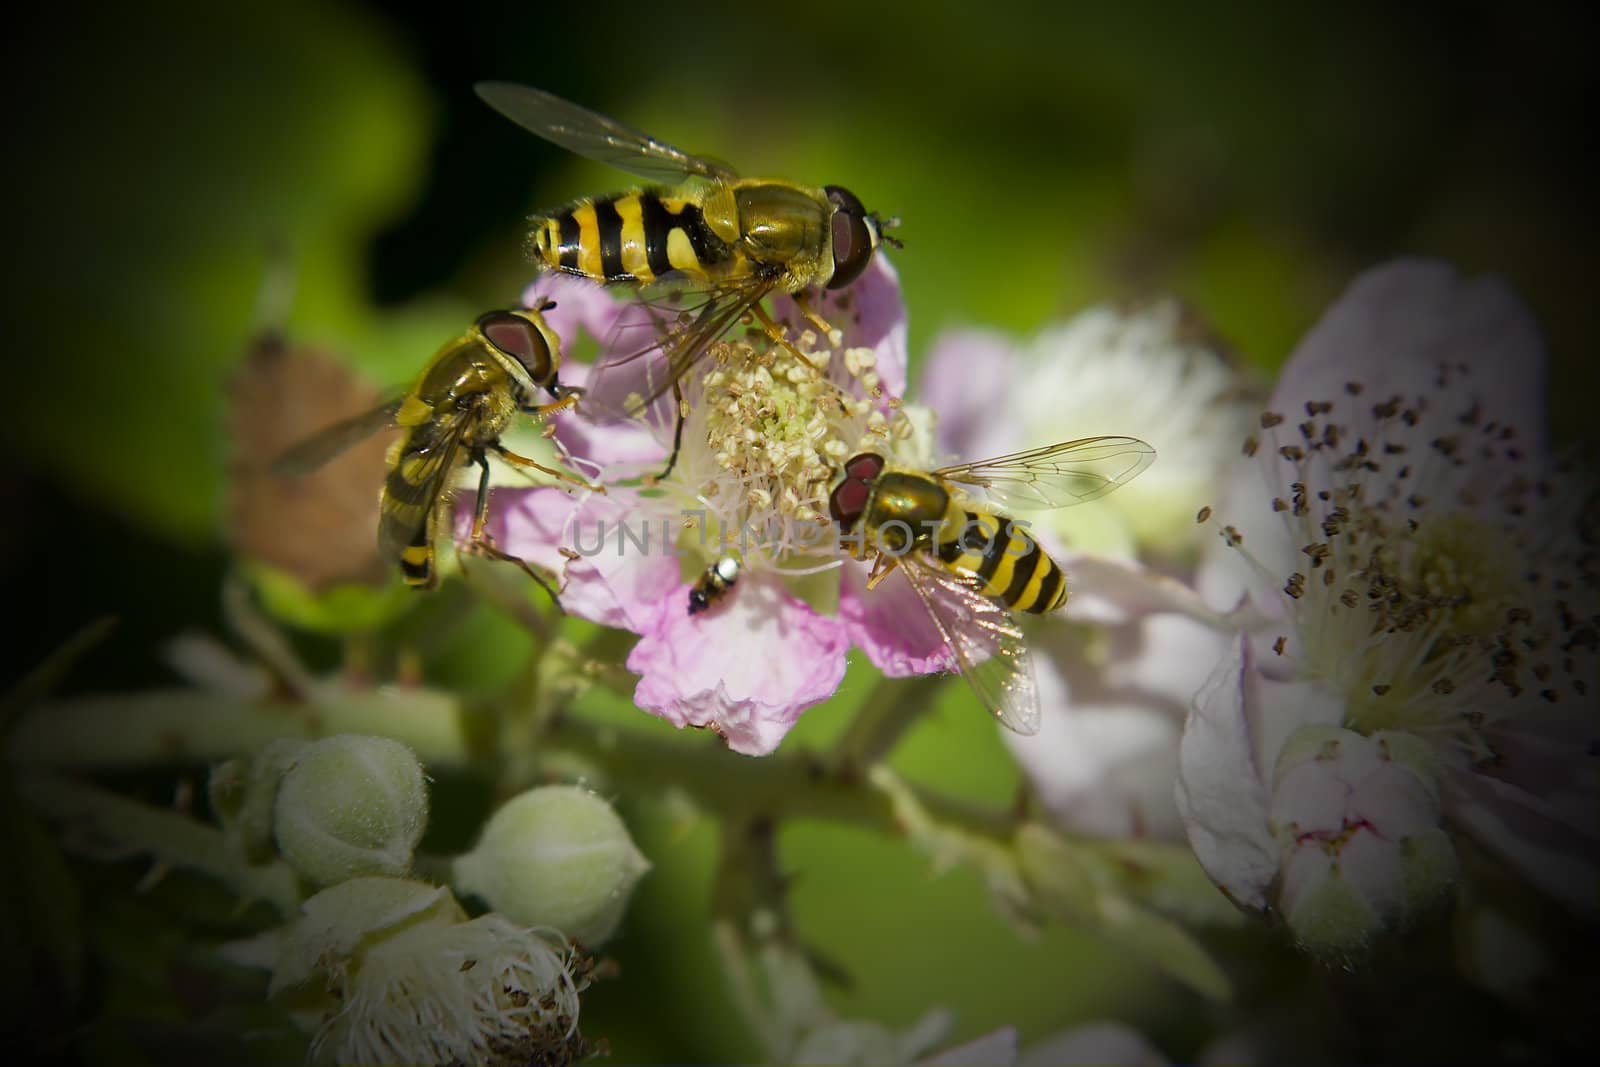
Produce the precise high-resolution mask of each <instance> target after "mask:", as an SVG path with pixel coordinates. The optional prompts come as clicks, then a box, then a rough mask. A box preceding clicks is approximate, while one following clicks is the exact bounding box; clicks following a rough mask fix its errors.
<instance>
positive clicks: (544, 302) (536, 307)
mask: <svg viewBox="0 0 1600 1067" xmlns="http://www.w3.org/2000/svg"><path fill="white" fill-rule="evenodd" d="M555 309H556V302H555V301H554V300H551V299H550V298H549V297H548V296H541V297H540V298H539V299H538V300H536V301H534V303H533V307H531V308H529V309H528V310H529V311H537V312H540V313H543V312H546V311H554V310H555Z"/></svg>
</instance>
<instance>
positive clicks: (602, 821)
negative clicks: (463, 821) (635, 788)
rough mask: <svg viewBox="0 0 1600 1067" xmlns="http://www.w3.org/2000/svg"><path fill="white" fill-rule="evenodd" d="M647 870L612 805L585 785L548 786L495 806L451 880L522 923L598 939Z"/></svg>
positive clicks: (605, 935) (608, 931)
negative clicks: (479, 837) (585, 787)
mask: <svg viewBox="0 0 1600 1067" xmlns="http://www.w3.org/2000/svg"><path fill="white" fill-rule="evenodd" d="M649 869H650V863H649V861H648V860H646V859H645V858H644V856H643V855H641V854H640V852H639V850H638V848H636V847H635V846H634V843H633V839H632V838H631V837H629V836H628V828H627V827H626V826H624V825H623V823H622V820H621V819H619V818H618V817H617V813H616V812H614V811H612V810H611V805H609V804H607V803H606V802H605V801H604V800H602V799H601V798H600V797H598V796H596V795H594V794H593V793H591V792H589V791H588V790H587V789H580V788H578V787H576V786H544V787H542V788H539V789H532V790H529V791H528V792H526V793H523V794H522V795H521V796H518V797H515V798H514V799H512V800H510V801H508V802H507V803H506V804H505V805H504V806H502V807H501V808H500V810H499V811H497V812H495V813H494V815H493V816H492V817H491V818H490V819H489V822H488V824H487V825H486V826H485V827H484V829H483V836H482V838H481V839H479V841H478V845H477V847H476V848H474V849H473V850H472V851H471V852H469V853H467V854H466V855H464V856H461V857H459V858H458V859H457V860H456V862H455V866H454V871H453V875H454V879H453V880H454V882H455V885H456V888H457V889H459V890H460V891H462V892H464V893H471V894H473V895H474V896H478V897H481V898H483V900H484V901H486V902H487V903H488V905H489V906H490V907H491V908H493V909H494V910H495V911H497V912H501V913H502V914H504V915H506V916H507V917H508V918H510V919H512V920H514V921H516V922H519V923H522V924H524V925H527V926H553V927H555V928H556V929H558V930H560V931H562V932H563V933H564V934H566V935H567V936H568V937H569V938H572V939H573V940H575V941H580V942H583V943H584V944H589V945H593V944H598V943H599V942H601V941H604V940H605V939H606V938H608V937H610V936H611V934H612V932H613V931H615V930H616V928H617V924H618V923H619V922H620V921H621V920H622V913H623V911H624V910H625V909H626V908H627V904H628V897H629V895H630V894H631V893H632V892H633V887H634V885H635V884H636V883H637V882H638V881H639V879H640V877H642V876H643V875H644V873H645V871H647V870H649Z"/></svg>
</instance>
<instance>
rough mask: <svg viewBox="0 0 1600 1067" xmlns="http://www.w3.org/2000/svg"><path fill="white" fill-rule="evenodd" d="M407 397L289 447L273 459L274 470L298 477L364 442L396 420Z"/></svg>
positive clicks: (322, 430)
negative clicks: (396, 415)
mask: <svg viewBox="0 0 1600 1067" xmlns="http://www.w3.org/2000/svg"><path fill="white" fill-rule="evenodd" d="M404 402H405V398H404V397H403V396H402V397H396V398H395V399H394V400H390V401H389V402H387V403H385V404H381V405H379V406H378V407H375V408H373V409H372V410H371V411H363V412H362V413H361V414H359V415H352V416H350V417H349V418H348V419H342V420H340V421H339V422H336V423H334V424H333V425H332V426H328V427H326V428H324V429H321V430H318V431H317V432H316V433H314V434H312V435H311V436H310V437H308V438H306V439H305V440H303V441H300V442H299V443H297V444H294V445H291V446H289V448H288V449H287V450H286V451H284V452H283V453H282V454H281V455H279V456H278V457H277V458H276V459H274V460H273V461H272V473H273V475H274V476H276V477H279V478H298V477H300V476H301V475H305V474H310V473H311V472H312V471H314V470H316V469H317V468H318V467H321V466H322V465H323V464H325V463H327V462H328V461H329V460H331V459H333V458H334V457H335V456H337V455H339V454H340V453H341V452H343V451H345V450H346V449H349V448H353V447H354V446H355V445H358V444H360V443H361V442H362V441H365V440H366V439H367V438H369V437H371V436H372V435H373V434H375V433H377V432H378V431H379V430H384V429H388V428H389V427H391V426H393V425H394V424H395V421H394V418H395V414H396V413H397V412H398V411H399V410H400V405H401V404H402V403H404Z"/></svg>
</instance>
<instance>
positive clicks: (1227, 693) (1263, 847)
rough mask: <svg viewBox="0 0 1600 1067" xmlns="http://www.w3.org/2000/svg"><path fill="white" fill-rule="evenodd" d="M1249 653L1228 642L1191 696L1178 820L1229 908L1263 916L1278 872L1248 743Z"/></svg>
mask: <svg viewBox="0 0 1600 1067" xmlns="http://www.w3.org/2000/svg"><path fill="white" fill-rule="evenodd" d="M1253 674H1254V671H1253V670H1252V669H1251V663H1250V653H1249V648H1248V646H1247V645H1246V644H1245V643H1244V641H1243V639H1242V638H1239V639H1235V640H1234V642H1233V647H1232V649H1231V650H1230V652H1229V654H1228V656H1227V658H1226V659H1225V660H1224V661H1223V662H1222V663H1221V664H1220V665H1219V666H1218V669H1217V671H1216V673H1215V674H1213V675H1212V677H1211V680H1210V681H1209V682H1207V683H1206V685H1205V687H1204V688H1202V689H1201V690H1200V692H1199V693H1197V694H1196V695H1195V699H1194V706H1193V708H1192V709H1191V710H1190V713H1189V720H1188V722H1187V723H1185V725H1184V731H1183V740H1182V742H1180V744H1179V746H1178V785H1177V799H1178V814H1179V815H1180V816H1181V817H1182V818H1183V824H1184V827H1185V829H1187V831H1188V833H1189V845H1190V847H1191V848H1193V849H1194V853H1195V857H1196V858H1197V859H1199V860H1200V865H1201V866H1202V867H1204V868H1205V869H1206V873H1207V874H1208V875H1210V876H1211V880H1212V881H1213V882H1215V883H1217V885H1218V886H1219V887H1220V888H1221V889H1222V890H1223V892H1225V893H1227V894H1228V896H1229V897H1230V898H1231V899H1232V900H1234V901H1235V902H1236V903H1238V904H1241V905H1244V906H1245V907H1250V908H1257V909H1262V908H1265V907H1266V904H1267V889H1268V887H1270V886H1271V884H1272V879H1273V877H1274V876H1275V875H1276V874H1277V872H1278V847H1277V843H1276V842H1275V841H1274V840H1273V838H1272V833H1271V831H1270V830H1269V829H1268V827H1267V790H1266V786H1265V784H1264V783H1263V779H1262V775H1261V769H1260V768H1259V767H1258V766H1257V764H1256V761H1255V757H1254V754H1253V746H1252V743H1251V730H1250V720H1251V718H1253V717H1254V716H1253V715H1251V714H1250V712H1252V711H1254V710H1255V709H1253V708H1251V707H1249V705H1250V704H1251V703H1252V702H1253V701H1254V700H1255V699H1256V694H1255V693H1254V692H1253V685H1252V684H1251V676H1252V675H1253Z"/></svg>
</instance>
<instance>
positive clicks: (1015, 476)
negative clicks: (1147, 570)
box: [933, 437, 1156, 508]
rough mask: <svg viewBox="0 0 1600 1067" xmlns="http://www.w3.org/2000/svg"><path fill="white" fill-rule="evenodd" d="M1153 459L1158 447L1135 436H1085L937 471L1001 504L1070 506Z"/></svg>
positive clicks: (1096, 494) (1127, 479) (1117, 485)
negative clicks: (1153, 446)
mask: <svg viewBox="0 0 1600 1067" xmlns="http://www.w3.org/2000/svg"><path fill="white" fill-rule="evenodd" d="M1155 459H1156V450H1155V449H1154V448H1151V447H1150V446H1149V445H1147V444H1146V443H1145V442H1143V441H1141V440H1139V439H1138V438H1137V437H1083V438H1079V439H1078V440H1076V441H1064V442H1062V443H1060V444H1055V445H1046V446H1044V447H1043V448H1034V449H1029V450H1028V451H1026V452H1013V453H1011V454H1010V455H1008V456H997V457H996V458H994V459H984V460H978V461H977V462H974V463H958V464H956V465H955V466H953V467H944V468H942V469H940V470H937V471H934V472H933V473H934V475H935V476H936V477H940V478H945V479H948V480H949V481H952V482H960V483H962V484H963V485H971V486H976V487H978V488H979V489H982V490H983V491H984V495H985V496H986V497H987V498H988V499H989V500H991V501H993V502H994V503H995V504H997V505H999V506H1001V507H1009V508H1066V507H1071V506H1072V505H1074V504H1082V503H1085V502H1087V501H1090V500H1098V499H1099V498H1100V497H1103V496H1105V495H1106V494H1107V493H1110V492H1112V491H1114V490H1116V489H1119V488H1121V487H1122V486H1124V485H1126V484H1128V483H1129V482H1131V481H1132V480H1133V479H1134V478H1136V477H1138V476H1139V475H1140V474H1141V473H1142V472H1143V471H1144V470H1145V469H1146V468H1147V467H1149V466H1150V464H1152V463H1154V462H1155Z"/></svg>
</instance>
